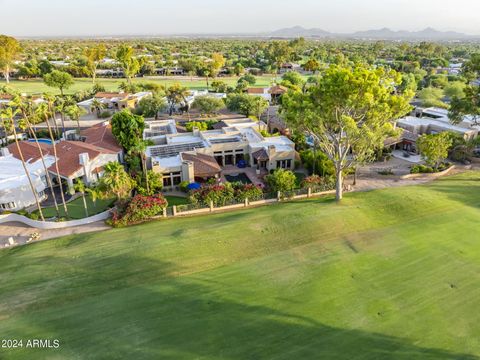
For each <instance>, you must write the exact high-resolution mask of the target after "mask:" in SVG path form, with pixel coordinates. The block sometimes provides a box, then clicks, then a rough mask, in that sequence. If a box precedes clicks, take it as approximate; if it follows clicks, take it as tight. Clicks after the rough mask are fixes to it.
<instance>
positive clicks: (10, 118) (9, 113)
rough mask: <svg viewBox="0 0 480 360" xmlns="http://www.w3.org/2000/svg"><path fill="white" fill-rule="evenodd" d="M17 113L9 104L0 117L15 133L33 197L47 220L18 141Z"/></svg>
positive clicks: (42, 217) (41, 216) (6, 126)
mask: <svg viewBox="0 0 480 360" xmlns="http://www.w3.org/2000/svg"><path fill="white" fill-rule="evenodd" d="M17 114H18V110H13V109H12V108H11V107H10V106H9V107H7V108H5V109H4V110H3V111H2V112H1V113H0V117H2V118H4V119H6V121H4V126H5V128H6V129H10V131H12V133H13V137H14V139H15V145H16V146H17V150H18V154H19V156H20V160H21V162H22V166H23V170H24V171H25V175H27V179H28V183H29V184H30V189H31V190H32V194H33V197H34V198H35V202H36V204H37V208H38V213H39V214H40V218H41V219H42V221H45V218H44V216H43V211H42V206H41V205H40V200H39V199H38V193H37V189H35V186H34V185H33V181H32V178H31V176H30V172H29V171H28V169H27V165H26V164H25V158H24V157H23V152H22V149H21V148H20V144H19V142H18V137H17V129H16V127H15V120H14V118H15V116H16V115H17Z"/></svg>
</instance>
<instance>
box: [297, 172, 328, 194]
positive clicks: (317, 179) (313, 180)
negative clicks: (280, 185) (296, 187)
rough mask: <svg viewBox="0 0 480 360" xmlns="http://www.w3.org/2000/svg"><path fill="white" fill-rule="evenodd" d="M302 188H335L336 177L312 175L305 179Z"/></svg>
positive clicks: (319, 189)
mask: <svg viewBox="0 0 480 360" xmlns="http://www.w3.org/2000/svg"><path fill="white" fill-rule="evenodd" d="M302 188H304V189H307V188H311V189H312V191H327V190H332V189H335V179H334V178H333V177H331V176H325V177H321V176H318V175H310V176H307V177H306V178H305V179H303V181H302Z"/></svg>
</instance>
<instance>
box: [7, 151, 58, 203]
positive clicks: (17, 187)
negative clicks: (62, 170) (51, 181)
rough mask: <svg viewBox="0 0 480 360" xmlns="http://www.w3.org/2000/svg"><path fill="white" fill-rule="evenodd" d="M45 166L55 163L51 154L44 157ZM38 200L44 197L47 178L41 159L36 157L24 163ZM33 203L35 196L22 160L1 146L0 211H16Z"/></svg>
mask: <svg viewBox="0 0 480 360" xmlns="http://www.w3.org/2000/svg"><path fill="white" fill-rule="evenodd" d="M45 163H46V165H47V166H51V165H52V164H53V163H55V158H54V157H52V156H46V157H45ZM26 166H27V170H28V172H29V174H30V178H31V180H32V182H33V185H34V187H35V190H36V192H37V195H38V198H39V200H40V201H43V200H45V199H46V195H45V189H46V188H47V180H46V175H45V170H44V167H43V164H42V161H41V160H39V159H37V160H35V161H30V162H28V163H27V164H26ZM34 204H35V196H34V194H33V193H32V188H31V187H30V183H29V181H28V177H27V175H26V174H25V170H24V168H23V165H22V162H21V161H20V160H19V159H17V158H16V157H14V156H13V155H12V154H10V152H9V151H8V148H2V149H1V152H0V212H1V211H18V210H21V209H24V208H26V207H28V206H31V205H34Z"/></svg>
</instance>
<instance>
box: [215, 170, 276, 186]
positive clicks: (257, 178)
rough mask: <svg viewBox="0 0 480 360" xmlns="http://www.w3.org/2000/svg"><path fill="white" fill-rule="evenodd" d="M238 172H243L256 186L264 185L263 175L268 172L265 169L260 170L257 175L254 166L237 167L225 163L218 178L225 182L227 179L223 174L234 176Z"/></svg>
mask: <svg viewBox="0 0 480 360" xmlns="http://www.w3.org/2000/svg"><path fill="white" fill-rule="evenodd" d="M239 174H245V175H246V176H247V177H248V179H249V180H250V181H251V183H252V184H254V185H256V186H261V187H264V186H265V183H264V181H263V178H264V176H265V175H267V174H268V171H267V170H261V171H260V174H259V175H257V173H256V170H255V168H252V167H246V168H243V169H241V168H238V167H236V166H234V165H227V166H225V167H224V168H223V170H222V172H221V176H220V180H221V181H222V182H227V181H228V180H227V179H226V177H225V175H229V176H236V175H239Z"/></svg>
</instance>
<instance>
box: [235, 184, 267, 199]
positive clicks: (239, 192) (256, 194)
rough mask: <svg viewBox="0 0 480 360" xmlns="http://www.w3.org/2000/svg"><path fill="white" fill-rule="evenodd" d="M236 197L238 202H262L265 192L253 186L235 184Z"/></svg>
mask: <svg viewBox="0 0 480 360" xmlns="http://www.w3.org/2000/svg"><path fill="white" fill-rule="evenodd" d="M233 190H234V197H235V200H237V201H239V202H240V201H245V199H248V200H249V201H256V200H260V199H262V197H263V191H262V189H261V188H260V187H259V186H256V185H253V184H242V183H234V184H233Z"/></svg>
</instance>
